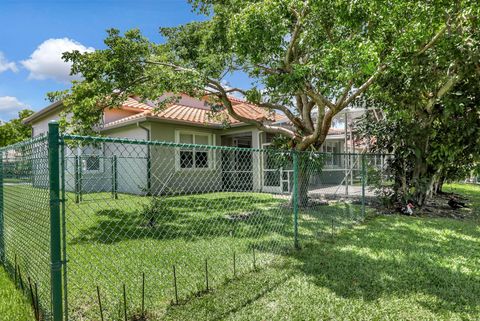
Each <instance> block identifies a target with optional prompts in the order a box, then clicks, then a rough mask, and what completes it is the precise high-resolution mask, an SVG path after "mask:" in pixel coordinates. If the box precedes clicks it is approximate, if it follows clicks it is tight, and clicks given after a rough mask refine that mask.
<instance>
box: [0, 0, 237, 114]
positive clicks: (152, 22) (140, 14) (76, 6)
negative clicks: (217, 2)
mask: <svg viewBox="0 0 480 321" xmlns="http://www.w3.org/2000/svg"><path fill="white" fill-rule="evenodd" d="M202 19H204V17H202V16H199V15H197V14H196V13H194V12H192V10H191V6H190V5H189V4H188V2H187V0H136V1H130V0H23V1H22V0H0V21H1V27H0V120H3V121H8V120H10V119H12V118H14V117H16V116H17V114H18V111H19V110H21V109H24V108H29V109H32V110H39V109H41V108H43V107H46V106H47V105H48V104H49V102H48V101H47V100H46V94H47V93H48V92H50V91H56V90H61V89H66V88H68V87H69V82H70V81H71V80H72V78H71V76H69V65H68V64H66V63H65V62H63V61H62V60H61V53H62V52H65V51H69V50H74V49H77V50H80V51H91V50H95V49H103V48H105V45H104V44H103V39H104V38H105V36H106V32H105V30H107V29H109V28H117V29H119V30H121V31H126V30H129V29H132V28H139V29H140V30H141V31H142V33H143V34H144V35H145V36H146V37H147V38H149V39H150V40H151V41H154V42H162V41H163V39H162V38H161V36H160V34H159V33H158V30H159V27H168V26H177V25H180V24H184V23H187V22H190V21H194V20H202ZM239 78H242V77H239ZM245 80H246V79H238V81H240V82H244V81H245Z"/></svg>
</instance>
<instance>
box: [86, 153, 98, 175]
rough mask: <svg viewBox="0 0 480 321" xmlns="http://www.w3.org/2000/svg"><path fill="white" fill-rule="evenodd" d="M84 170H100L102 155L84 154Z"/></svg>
mask: <svg viewBox="0 0 480 321" xmlns="http://www.w3.org/2000/svg"><path fill="white" fill-rule="evenodd" d="M82 166H83V170H84V171H86V172H91V171H96V172H98V171H99V170H100V157H99V156H98V155H87V156H82Z"/></svg>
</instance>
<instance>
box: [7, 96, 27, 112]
mask: <svg viewBox="0 0 480 321" xmlns="http://www.w3.org/2000/svg"><path fill="white" fill-rule="evenodd" d="M27 107H29V106H28V105H27V104H25V103H22V102H21V101H20V100H18V98H17V97H13V96H2V97H0V112H16V111H19V110H20V109H24V108H27Z"/></svg>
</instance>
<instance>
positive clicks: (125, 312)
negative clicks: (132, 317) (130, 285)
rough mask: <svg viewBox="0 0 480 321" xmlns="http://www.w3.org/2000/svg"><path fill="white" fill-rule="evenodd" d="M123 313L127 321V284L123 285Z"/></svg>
mask: <svg viewBox="0 0 480 321" xmlns="http://www.w3.org/2000/svg"><path fill="white" fill-rule="evenodd" d="M123 312H124V315H125V321H127V291H126V290H125V283H124V284H123Z"/></svg>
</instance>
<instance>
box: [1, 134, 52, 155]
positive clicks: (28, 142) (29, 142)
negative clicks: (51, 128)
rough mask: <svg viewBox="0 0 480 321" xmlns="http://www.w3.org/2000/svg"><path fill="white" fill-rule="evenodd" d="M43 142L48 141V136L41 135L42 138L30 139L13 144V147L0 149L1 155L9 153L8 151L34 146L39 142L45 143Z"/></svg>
mask: <svg viewBox="0 0 480 321" xmlns="http://www.w3.org/2000/svg"><path fill="white" fill-rule="evenodd" d="M43 141H47V136H46V135H41V136H38V137H34V138H30V139H27V140H24V141H21V142H18V143H15V144H12V145H8V146H4V147H0V153H2V152H5V151H8V150H12V149H18V148H21V147H24V146H28V145H33V144H36V143H38V142H43Z"/></svg>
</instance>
